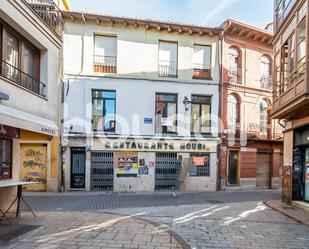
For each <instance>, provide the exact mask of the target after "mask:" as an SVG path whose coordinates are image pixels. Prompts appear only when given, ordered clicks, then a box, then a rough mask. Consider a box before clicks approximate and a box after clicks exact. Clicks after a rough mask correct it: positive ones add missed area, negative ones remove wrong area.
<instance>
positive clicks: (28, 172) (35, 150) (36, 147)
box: [20, 144, 47, 191]
mask: <svg viewBox="0 0 309 249" xmlns="http://www.w3.org/2000/svg"><path fill="white" fill-rule="evenodd" d="M20 155H21V167H20V170H21V172H20V178H21V181H24V182H36V183H37V184H33V185H29V186H24V189H25V190H27V191H46V188H47V146H46V145H43V144H22V145H21V147H20Z"/></svg>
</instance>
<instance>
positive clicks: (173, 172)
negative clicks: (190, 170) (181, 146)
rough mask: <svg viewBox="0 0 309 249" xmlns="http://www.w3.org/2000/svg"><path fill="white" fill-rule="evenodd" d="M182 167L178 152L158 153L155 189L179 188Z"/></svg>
mask: <svg viewBox="0 0 309 249" xmlns="http://www.w3.org/2000/svg"><path fill="white" fill-rule="evenodd" d="M180 168H181V160H178V158H177V153H161V152H160V153H156V175H155V189H156V190H164V189H179V187H180V186H179V177H180Z"/></svg>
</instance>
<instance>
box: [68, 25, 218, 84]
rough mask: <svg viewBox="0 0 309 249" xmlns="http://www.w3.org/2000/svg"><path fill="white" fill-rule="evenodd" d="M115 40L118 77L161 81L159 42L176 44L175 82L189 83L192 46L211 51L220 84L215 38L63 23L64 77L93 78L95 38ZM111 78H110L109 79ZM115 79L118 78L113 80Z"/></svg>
mask: <svg viewBox="0 0 309 249" xmlns="http://www.w3.org/2000/svg"><path fill="white" fill-rule="evenodd" d="M95 34H102V35H114V36H117V73H118V76H119V75H121V76H126V77H139V78H146V79H160V78H159V77H158V59H159V41H160V40H162V41H171V42H177V43H178V79H175V81H176V82H177V81H189V82H192V64H193V46H194V44H199V45H209V46H211V47H212V53H211V63H212V77H213V81H203V80H202V81H199V80H194V82H202V83H205V82H213V83H216V84H218V82H219V64H218V63H219V49H218V36H213V37H208V36H199V35H189V34H178V33H168V32H165V31H164V32H158V31H155V30H146V29H145V28H144V27H139V28H134V27H131V26H130V27H129V26H128V27H127V28H125V27H124V26H123V25H114V26H112V27H111V26H108V25H96V24H92V23H86V24H84V23H72V22H69V21H66V22H65V28H64V70H65V73H67V74H82V75H94V73H93V55H94V49H93V46H94V35H95ZM112 77H113V76H112ZM116 77H117V76H116Z"/></svg>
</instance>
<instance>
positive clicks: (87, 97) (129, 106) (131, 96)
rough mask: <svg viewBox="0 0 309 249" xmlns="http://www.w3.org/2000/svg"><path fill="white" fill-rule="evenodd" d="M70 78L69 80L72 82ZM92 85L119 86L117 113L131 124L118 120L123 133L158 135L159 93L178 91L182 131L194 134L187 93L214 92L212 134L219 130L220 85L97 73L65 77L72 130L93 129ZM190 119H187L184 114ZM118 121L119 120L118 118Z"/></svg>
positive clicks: (67, 114) (67, 122)
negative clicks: (156, 114) (157, 103)
mask: <svg viewBox="0 0 309 249" xmlns="http://www.w3.org/2000/svg"><path fill="white" fill-rule="evenodd" d="M68 82H69V83H68ZM92 89H104V90H116V113H117V114H118V115H120V117H119V118H118V120H120V118H122V119H123V120H124V123H126V124H127V125H128V127H124V126H121V125H120V124H119V123H117V124H116V134H121V135H155V94H156V92H158V93H159V92H161V93H175V94H178V106H177V109H178V114H179V115H180V116H179V118H178V126H177V129H178V135H179V136H187V137H188V136H191V134H190V119H191V111H190V109H189V110H188V111H187V112H186V111H185V106H184V104H183V103H182V102H183V99H184V97H185V96H187V97H188V98H189V99H190V98H191V95H192V94H204V95H210V96H212V104H211V112H212V114H214V116H215V117H214V119H213V121H212V135H213V136H214V137H216V136H217V134H218V126H217V123H218V118H217V114H218V98H219V96H218V87H217V85H207V84H188V83H183V84H182V83H175V82H167V81H165V82H163V81H149V80H139V79H135V80H133V79H114V78H102V77H101V78H99V77H97V78H95V77H74V78H72V77H71V78H70V79H69V80H68V78H66V79H65V93H68V94H67V95H66V96H65V103H64V106H65V108H64V109H65V112H64V122H65V124H64V125H65V127H66V128H67V129H69V127H70V126H71V125H72V127H73V129H72V130H71V132H75V133H76V132H77V133H88V132H91V130H92V127H91V119H92V94H91V93H92ZM185 117H187V118H189V122H187V123H186V122H184V118H185ZM144 118H152V120H153V122H152V124H144ZM116 121H117V120H116Z"/></svg>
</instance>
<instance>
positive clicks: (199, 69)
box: [192, 63, 211, 80]
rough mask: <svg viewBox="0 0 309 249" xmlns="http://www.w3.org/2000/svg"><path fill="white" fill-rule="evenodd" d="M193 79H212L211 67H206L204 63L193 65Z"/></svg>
mask: <svg viewBox="0 0 309 249" xmlns="http://www.w3.org/2000/svg"><path fill="white" fill-rule="evenodd" d="M192 79H198V80H211V69H206V68H205V65H203V64H196V63H195V64H194V65H193V75H192Z"/></svg>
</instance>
